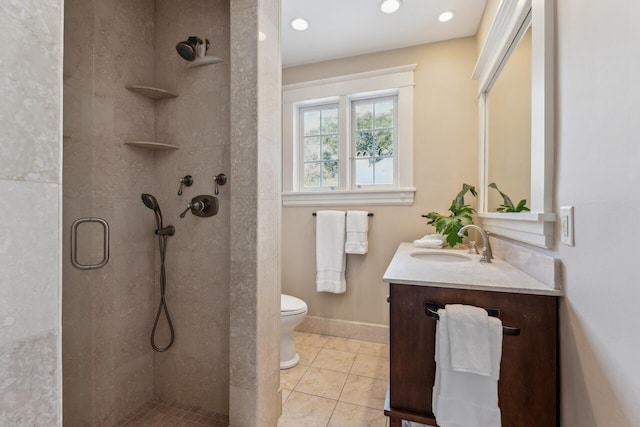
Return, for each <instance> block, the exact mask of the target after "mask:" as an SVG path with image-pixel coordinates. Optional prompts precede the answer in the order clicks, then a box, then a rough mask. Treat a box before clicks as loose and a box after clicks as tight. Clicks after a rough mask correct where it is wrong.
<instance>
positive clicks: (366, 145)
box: [356, 132, 376, 157]
mask: <svg viewBox="0 0 640 427" xmlns="http://www.w3.org/2000/svg"><path fill="white" fill-rule="evenodd" d="M375 151H376V141H375V138H374V136H373V132H357V133H356V157H370V156H374V155H375V154H374V153H375Z"/></svg>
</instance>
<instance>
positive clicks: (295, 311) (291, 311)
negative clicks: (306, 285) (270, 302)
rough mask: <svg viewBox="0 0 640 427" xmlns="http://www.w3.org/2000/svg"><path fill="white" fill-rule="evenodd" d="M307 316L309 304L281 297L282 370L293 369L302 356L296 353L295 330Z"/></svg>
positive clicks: (290, 297) (283, 295)
mask: <svg viewBox="0 0 640 427" xmlns="http://www.w3.org/2000/svg"><path fill="white" fill-rule="evenodd" d="M306 315H307V304H306V303H305V302H304V301H302V300H301V299H299V298H296V297H292V296H291V295H285V294H282V295H280V369H289V368H293V367H294V366H296V365H297V364H298V361H299V360H300V356H298V353H296V342H295V339H294V336H293V328H295V327H296V326H298V325H299V324H300V322H302V320H303V319H304V316H306Z"/></svg>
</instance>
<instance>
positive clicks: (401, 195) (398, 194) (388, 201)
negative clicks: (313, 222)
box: [282, 187, 416, 206]
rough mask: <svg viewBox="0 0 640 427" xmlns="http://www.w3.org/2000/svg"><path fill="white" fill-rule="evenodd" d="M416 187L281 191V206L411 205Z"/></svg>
mask: <svg viewBox="0 0 640 427" xmlns="http://www.w3.org/2000/svg"><path fill="white" fill-rule="evenodd" d="M415 192H416V189H415V188H413V187H408V188H393V189H386V190H350V191H349V190H335V191H322V192H320V191H308V192H297V193H283V194H282V206H347V205H348V206H374V205H396V206H399V205H404V206H406V205H412V204H413V196H414V195H415Z"/></svg>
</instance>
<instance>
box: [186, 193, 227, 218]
mask: <svg viewBox="0 0 640 427" xmlns="http://www.w3.org/2000/svg"><path fill="white" fill-rule="evenodd" d="M218 207H219V205H218V198H217V197H213V196H209V195H201V196H196V197H194V198H193V199H191V202H190V203H187V208H186V209H185V210H184V211H183V212H182V213H181V214H180V218H184V217H185V216H186V215H187V212H189V211H191V213H192V214H193V215H195V216H200V217H209V216H214V215H215V214H217V213H218Z"/></svg>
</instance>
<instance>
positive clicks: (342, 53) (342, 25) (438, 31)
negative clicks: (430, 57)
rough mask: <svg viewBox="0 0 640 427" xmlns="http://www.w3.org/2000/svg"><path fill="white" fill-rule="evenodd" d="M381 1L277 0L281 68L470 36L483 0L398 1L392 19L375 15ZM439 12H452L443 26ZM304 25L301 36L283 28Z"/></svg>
mask: <svg viewBox="0 0 640 427" xmlns="http://www.w3.org/2000/svg"><path fill="white" fill-rule="evenodd" d="M380 2H381V0H282V66H283V67H284V68H287V67H293V66H296V65H303V64H309V63H313V62H319V61H326V60H328V59H336V58H345V57H349V56H354V55H362V54H365V53H372V52H378V51H383V50H389V49H397V48H401V47H407V46H414V45H419V44H425V43H433V42H437V41H443V40H449V39H455V38H459V37H467V36H473V35H474V34H475V33H476V31H477V29H478V24H479V23H480V18H481V17H482V12H483V10H484V7H485V3H486V0H403V5H402V7H401V8H400V10H399V11H398V12H396V13H394V14H392V15H385V14H384V13H382V12H380ZM445 10H453V11H455V13H456V15H455V17H454V18H453V19H452V20H451V21H449V22H446V23H443V22H439V21H438V15H439V14H440V13H442V12H444V11H445ZM294 18H305V19H306V20H307V21H309V24H310V26H309V29H308V30H307V31H303V32H299V31H295V30H293V29H292V28H291V26H290V25H289V22H291V20H292V19H294Z"/></svg>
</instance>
